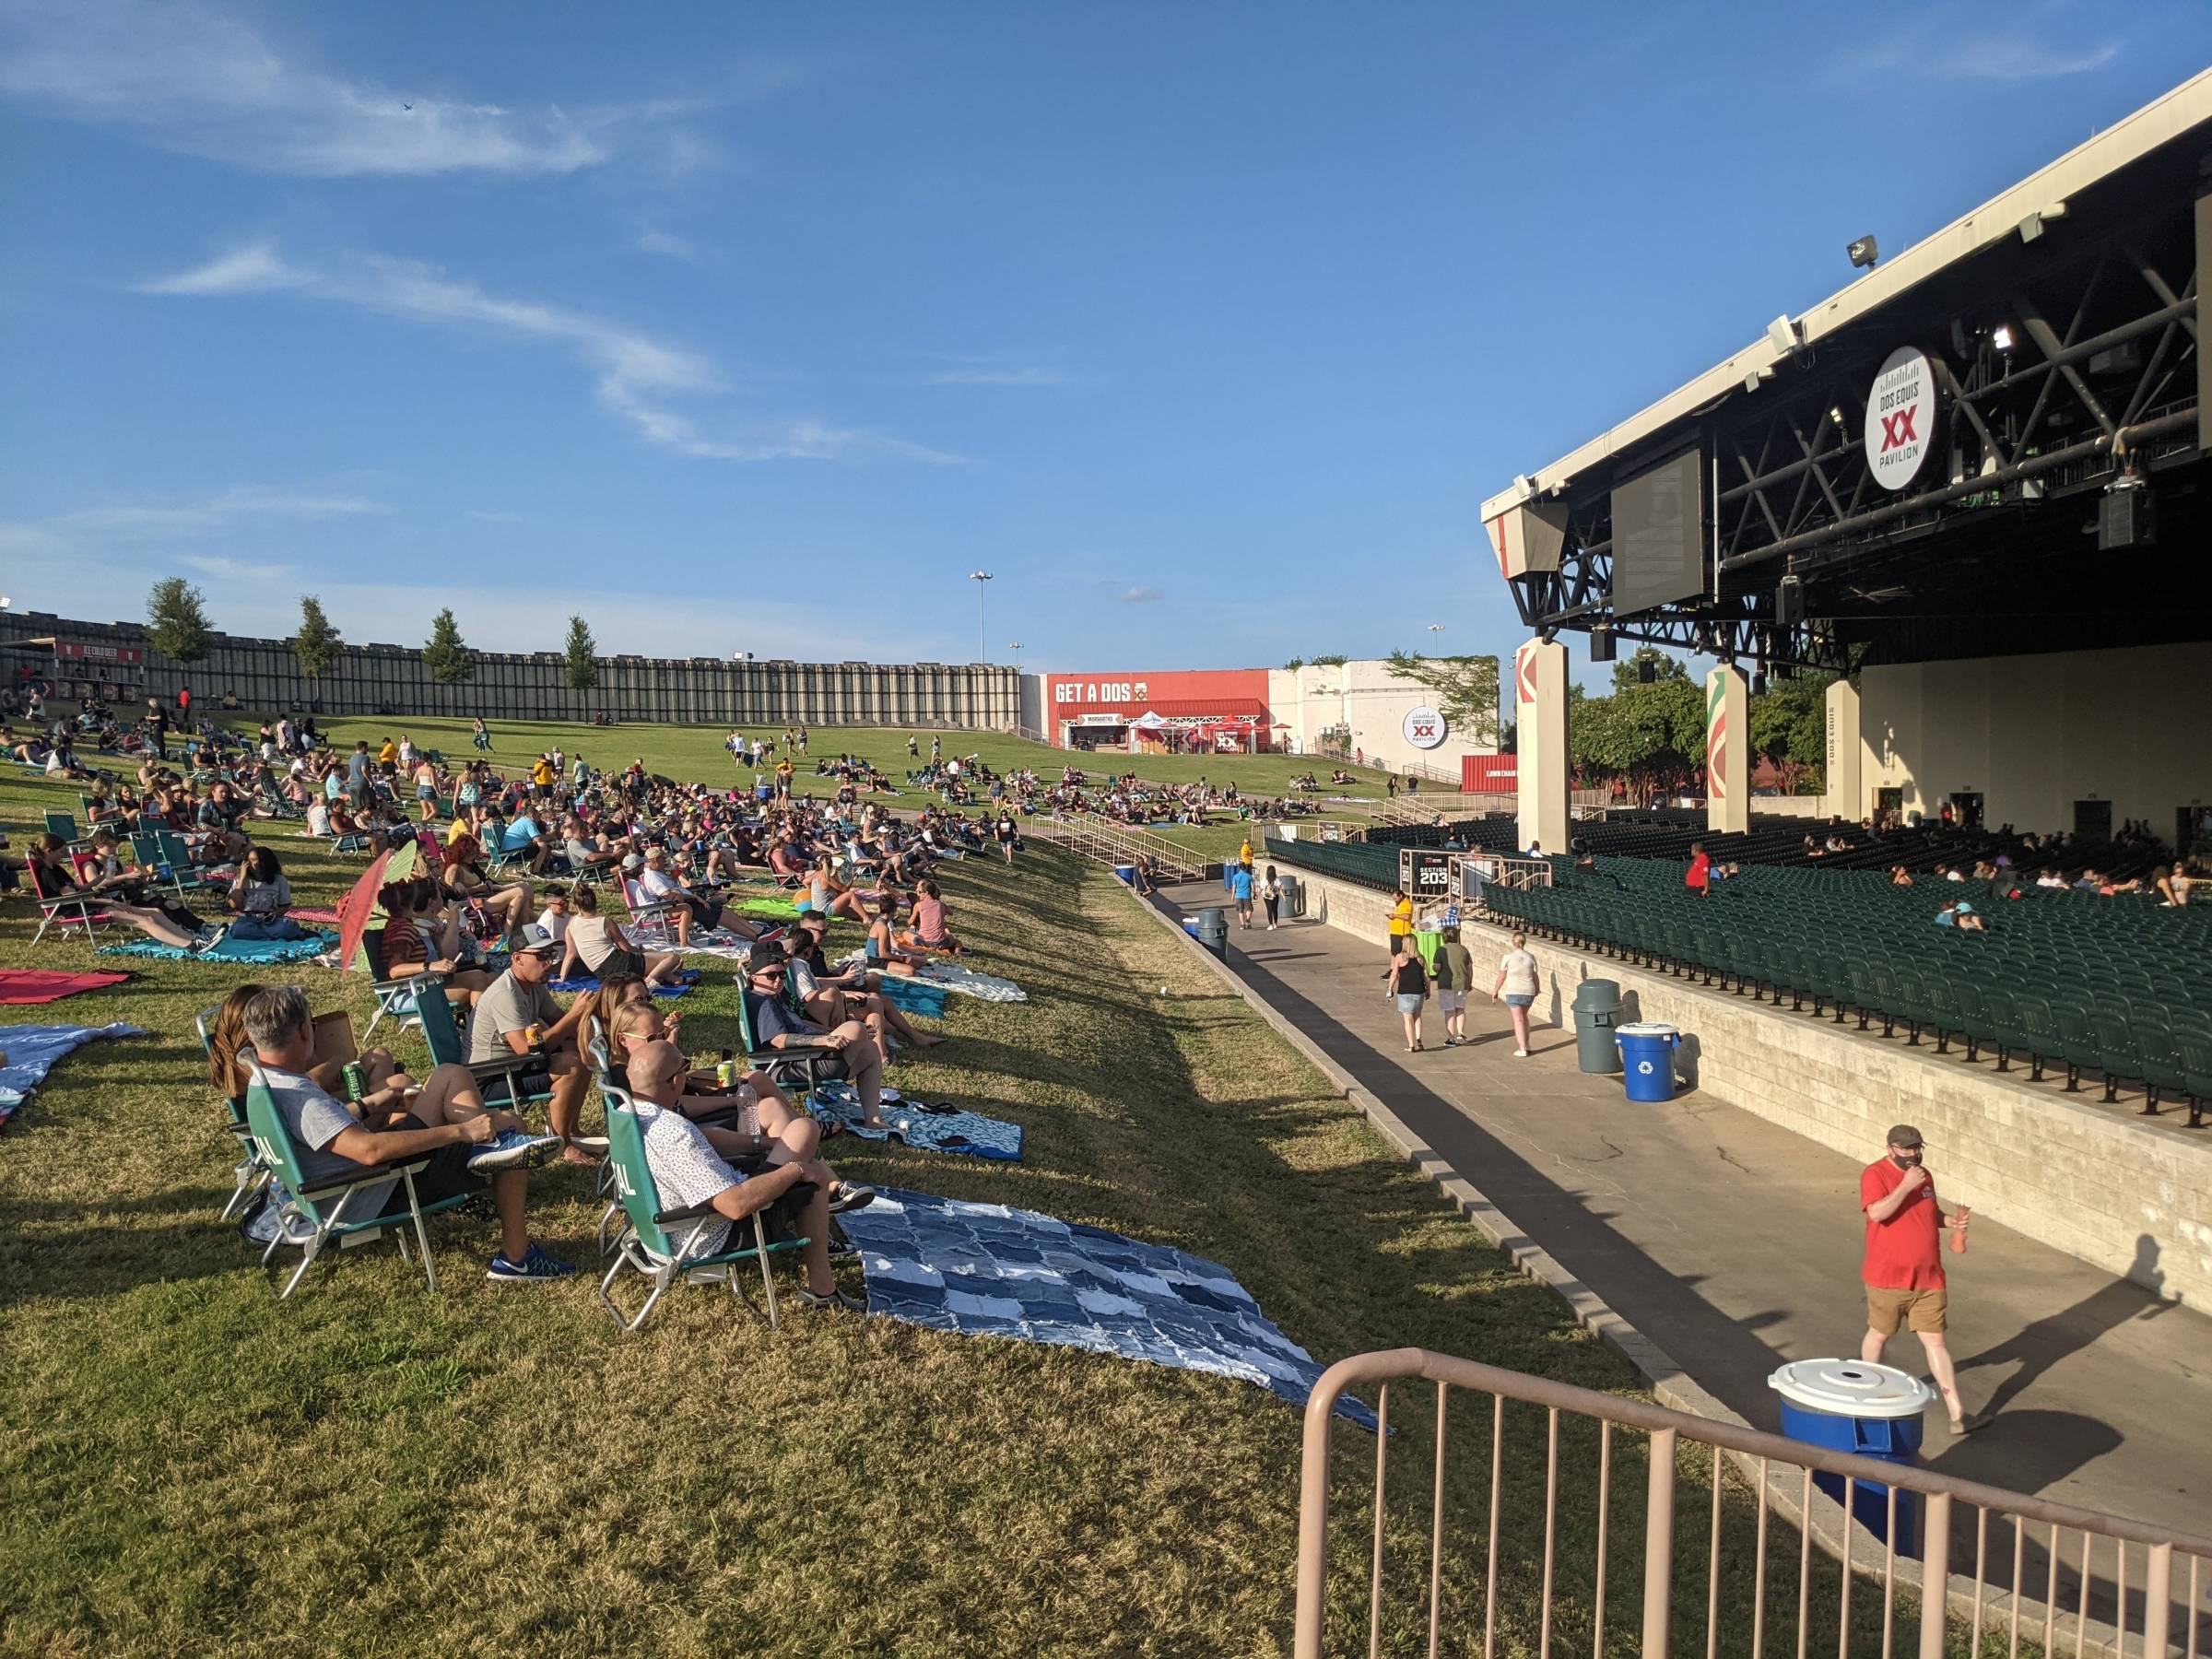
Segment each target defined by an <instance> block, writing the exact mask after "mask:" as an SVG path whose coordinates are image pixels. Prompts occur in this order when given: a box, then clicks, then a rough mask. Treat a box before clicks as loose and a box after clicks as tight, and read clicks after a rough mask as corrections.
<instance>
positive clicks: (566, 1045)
mask: <svg viewBox="0 0 2212 1659" xmlns="http://www.w3.org/2000/svg"><path fill="white" fill-rule="evenodd" d="M560 949H561V944H560V941H559V939H556V938H555V937H553V936H552V935H550V934H549V933H547V931H546V930H545V929H544V928H542V927H540V926H538V925H537V924H535V923H532V924H530V925H529V926H527V927H525V928H524V929H523V931H522V934H521V935H520V936H519V937H517V938H516V940H515V942H514V944H513V945H512V947H509V950H508V957H507V971H506V972H504V973H502V974H500V977H499V978H498V979H496V980H494V981H492V982H491V983H490V984H489V985H488V986H487V987H486V988H485V990H484V992H483V994H481V995H479V996H478V997H477V1006H476V1009H475V1011H474V1012H473V1013H472V1014H471V1015H470V1016H469V1020H468V1057H469V1059H470V1061H471V1062H472V1063H473V1062H480V1061H485V1060H504V1059H507V1058H508V1057H509V1056H511V1055H514V1054H536V1055H537V1056H539V1058H540V1059H541V1060H542V1062H543V1066H542V1069H543V1070H544V1072H545V1073H546V1074H547V1076H548V1077H551V1078H552V1089H553V1094H552V1099H551V1100H550V1101H549V1102H548V1103H547V1108H546V1117H547V1122H548V1123H549V1124H551V1125H552V1128H553V1133H554V1134H556V1135H559V1136H560V1138H561V1139H562V1140H563V1141H565V1142H566V1143H567V1145H566V1147H563V1149H562V1151H561V1155H560V1156H561V1160H562V1161H563V1162H565V1163H573V1164H596V1163H597V1162H598V1161H599V1159H598V1158H597V1157H596V1156H595V1154H596V1153H599V1152H604V1151H606V1141H605V1139H603V1138H601V1137H598V1136H581V1135H578V1134H577V1133H576V1131H577V1126H578V1124H580V1123H581V1122H582V1117H583V1097H584V1093H585V1091H586V1090H587V1089H588V1088H590V1087H591V1081H592V1074H591V1073H590V1072H589V1071H588V1070H587V1069H585V1066H584V1064H583V1053H582V1037H581V1035H580V1032H581V1030H582V1025H583V1016H584V1012H585V1010H586V1009H588V1008H589V1007H590V1006H591V1004H592V1000H593V999H592V998H590V997H583V996H580V997H578V998H577V999H576V1002H575V1006H572V1007H571V1008H569V1009H568V1010H566V1011H565V1012H564V1011H563V1010H562V1008H561V1006H560V1004H559V1003H558V1002H556V1001H555V1000H554V999H553V993H552V992H551V991H549V990H547V987H546V982H547V980H549V979H550V978H552V976H553V964H554V961H555V960H556V959H558V957H559V953H560ZM533 1026H535V1027H536V1028H537V1040H536V1041H535V1044H533V1042H532V1041H531V1038H530V1030H531V1028H532V1027H533Z"/></svg>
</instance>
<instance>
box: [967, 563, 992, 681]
mask: <svg viewBox="0 0 2212 1659" xmlns="http://www.w3.org/2000/svg"><path fill="white" fill-rule="evenodd" d="M968 580H969V581H971V582H974V583H975V652H976V655H977V656H978V657H980V658H981V659H982V661H983V662H984V663H986V664H988V663H989V662H990V661H991V647H990V645H989V644H987V643H986V642H985V641H986V640H987V639H988V636H987V635H986V634H985V633H984V632H983V583H984V582H989V581H990V580H991V572H990V571H969V572H968Z"/></svg>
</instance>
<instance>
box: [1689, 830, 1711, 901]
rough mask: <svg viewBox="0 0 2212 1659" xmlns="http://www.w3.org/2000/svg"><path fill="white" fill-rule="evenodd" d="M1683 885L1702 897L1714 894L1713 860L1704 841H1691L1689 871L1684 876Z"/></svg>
mask: <svg viewBox="0 0 2212 1659" xmlns="http://www.w3.org/2000/svg"><path fill="white" fill-rule="evenodd" d="M1682 885H1683V886H1684V887H1686V888H1688V889H1689V890H1690V891H1691V892H1693V893H1695V894H1696V895H1697V896H1698V897H1699V898H1700V899H1709V898H1711V897H1712V858H1711V857H1710V856H1708V854H1707V853H1706V851H1705V843H1704V842H1703V841H1692V842H1690V843H1689V873H1688V875H1687V876H1685V877H1682Z"/></svg>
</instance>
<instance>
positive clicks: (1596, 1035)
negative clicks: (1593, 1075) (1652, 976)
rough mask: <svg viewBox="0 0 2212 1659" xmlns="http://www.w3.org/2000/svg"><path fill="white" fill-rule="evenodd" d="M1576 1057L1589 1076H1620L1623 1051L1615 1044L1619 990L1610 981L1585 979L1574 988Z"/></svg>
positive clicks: (1618, 987) (1614, 983) (1613, 982)
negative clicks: (1616, 1073)
mask: <svg viewBox="0 0 2212 1659" xmlns="http://www.w3.org/2000/svg"><path fill="white" fill-rule="evenodd" d="M1572 1011H1573V1014H1574V1057H1575V1064H1576V1065H1577V1066H1578V1067H1579V1068H1580V1069H1582V1070H1583V1071H1586V1072H1617V1071H1618V1070H1619V1069H1620V1049H1619V1046H1618V1044H1617V1043H1615V1042H1614V1041H1613V1030H1614V1027H1615V1026H1616V1025H1617V1024H1618V1022H1619V1019H1620V986H1619V984H1618V982H1615V981H1613V980H1609V979H1586V980H1584V981H1583V982H1582V983H1581V984H1579V985H1577V986H1576V987H1575V988H1574V1003H1573V1010H1572Z"/></svg>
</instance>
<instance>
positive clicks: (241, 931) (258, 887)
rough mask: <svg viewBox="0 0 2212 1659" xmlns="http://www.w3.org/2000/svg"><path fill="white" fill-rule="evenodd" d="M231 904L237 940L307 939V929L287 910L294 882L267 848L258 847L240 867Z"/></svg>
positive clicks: (234, 936)
mask: <svg viewBox="0 0 2212 1659" xmlns="http://www.w3.org/2000/svg"><path fill="white" fill-rule="evenodd" d="M229 906H230V909H231V911H232V912H233V919H232V921H231V923H230V936H231V937H232V938H234V939H304V938H306V937H307V929H305V928H304V927H301V926H300V924H299V923H297V922H295V921H293V920H292V919H291V917H290V916H289V915H288V914H286V912H288V911H289V910H290V909H291V908H292V884H291V882H290V881H289V880H288V879H287V877H286V876H285V874H284V866H283V865H280V864H278V863H277V854H276V853H272V852H270V851H269V850H268V848H266V847H255V848H253V850H252V851H250V852H249V853H247V854H246V856H245V860H244V862H242V863H241V865H239V866H238V878H237V879H236V880H234V881H233V882H231V884H230V892H229Z"/></svg>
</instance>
